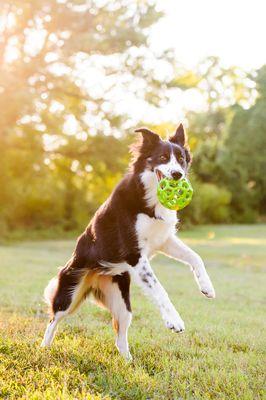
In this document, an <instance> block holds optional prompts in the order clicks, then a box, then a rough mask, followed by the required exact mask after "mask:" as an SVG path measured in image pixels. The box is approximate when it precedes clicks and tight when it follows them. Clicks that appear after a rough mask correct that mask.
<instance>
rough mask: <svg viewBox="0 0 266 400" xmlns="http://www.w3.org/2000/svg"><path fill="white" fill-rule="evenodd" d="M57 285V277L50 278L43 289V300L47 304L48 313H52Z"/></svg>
mask: <svg viewBox="0 0 266 400" xmlns="http://www.w3.org/2000/svg"><path fill="white" fill-rule="evenodd" d="M57 287H58V277H57V276H55V277H54V278H52V279H51V280H50V281H49V283H48V285H47V286H46V288H45V289H44V301H45V303H46V304H47V305H48V309H49V314H50V315H52V314H53V300H54V297H55V294H56V290H57Z"/></svg>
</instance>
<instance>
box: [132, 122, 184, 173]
mask: <svg viewBox="0 0 266 400" xmlns="http://www.w3.org/2000/svg"><path fill="white" fill-rule="evenodd" d="M135 132H140V133H141V134H142V139H141V142H140V143H138V144H137V145H135V146H133V147H132V148H131V150H132V153H133V157H134V158H133V167H134V171H135V172H137V173H142V172H144V171H147V170H148V171H150V172H152V173H154V174H155V175H156V177H157V179H158V180H161V179H162V178H164V177H167V178H171V179H177V180H178V179H181V178H184V177H185V176H186V175H187V172H188V169H189V166H190V163H191V156H190V152H189V148H188V146H187V141H186V134H185V131H184V128H183V125H182V124H180V125H179V126H178V128H177V130H176V132H175V134H174V135H173V136H171V137H170V138H169V139H168V140H162V139H161V138H160V136H159V135H157V134H156V133H154V132H152V131H151V130H149V129H147V128H139V129H136V131H135Z"/></svg>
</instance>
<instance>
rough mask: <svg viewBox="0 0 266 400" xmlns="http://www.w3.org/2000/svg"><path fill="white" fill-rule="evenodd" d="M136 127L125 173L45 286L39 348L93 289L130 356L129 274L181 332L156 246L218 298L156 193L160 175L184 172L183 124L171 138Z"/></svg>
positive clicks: (167, 322)
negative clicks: (46, 313) (46, 316)
mask: <svg viewBox="0 0 266 400" xmlns="http://www.w3.org/2000/svg"><path fill="white" fill-rule="evenodd" d="M136 132H140V133H141V136H140V141H139V142H138V143H136V144H135V145H133V146H132V147H131V152H132V155H133V160H132V163H131V166H130V170H129V172H128V173H127V174H126V175H125V177H124V178H123V179H122V181H121V182H120V183H119V184H118V186H117V187H116V188H115V189H114V191H113V193H112V194H111V196H110V197H109V198H108V199H107V200H106V202H105V203H104V204H103V205H102V206H101V207H100V208H99V209H98V211H97V212H96V213H95V215H94V217H93V218H92V220H91V222H90V224H89V225H88V227H87V228H86V230H85V232H84V233H83V234H82V235H81V236H80V237H79V238H78V240H77V243H76V247H75V250H74V252H73V254H72V257H71V258H70V260H69V261H68V262H67V263H66V265H65V266H64V267H63V268H62V269H61V270H60V271H59V273H58V276H57V277H56V278H53V279H52V280H51V281H50V282H49V284H48V286H47V287H46V289H45V292H44V295H45V299H46V301H47V303H48V304H49V306H50V312H51V320H50V322H49V324H48V326H47V328H46V331H45V335H44V339H43V341H42V346H43V347H44V346H49V345H50V344H51V342H52V340H53V337H54V334H55V330H56V326H57V324H58V322H59V321H60V320H61V319H62V318H64V317H65V316H67V315H69V314H71V313H73V312H74V311H75V310H76V309H77V308H78V306H79V305H80V304H81V303H82V301H83V300H84V299H85V298H86V297H87V296H88V295H91V296H92V298H93V299H94V301H95V302H96V303H98V304H99V305H101V306H103V307H105V308H107V309H108V310H110V312H111V314H112V317H113V327H114V330H115V332H116V346H117V348H118V350H119V352H120V353H121V354H122V355H123V356H124V357H125V358H126V359H131V355H130V352H129V346H128V341H127V330H128V328H129V325H130V322H131V317H132V312H131V305H130V279H131V277H132V278H133V279H134V280H135V282H136V283H137V285H139V286H140V288H141V289H142V290H143V292H144V293H145V294H146V295H147V296H148V297H149V298H150V299H151V300H153V302H154V303H155V304H156V305H157V307H158V308H159V310H160V313H161V316H162V319H163V320H164V323H165V325H166V327H167V328H169V329H171V330H172V331H174V332H183V331H184V329H185V326H184V322H183V321H182V319H181V317H180V315H179V314H178V312H177V311H176V309H175V307H174V305H173V304H172V303H171V301H170V299H169V297H168V294H167V292H166V291H165V289H164V288H163V286H162V285H161V284H160V282H159V281H158V278H157V277H156V276H155V274H154V272H153V270H152V267H151V265H150V261H149V260H150V258H151V257H152V256H153V255H154V254H155V253H156V252H162V253H164V254H166V255H167V256H169V257H172V258H174V259H176V260H178V261H181V262H183V263H185V264H188V265H189V266H190V267H191V270H192V271H193V274H194V276H195V279H196V281H197V284H198V286H199V289H200V291H201V292H202V293H203V294H204V295H205V296H206V297H208V298H214V297H215V291H214V288H213V286H212V283H211V281H210V278H209V276H208V274H207V272H206V270H205V267H204V264H203V261H202V259H201V257H200V256H199V255H198V254H197V253H195V252H194V251H193V250H191V249H190V248H189V247H188V246H186V245H185V244H184V243H183V242H182V241H181V240H180V239H178V238H177V236H176V230H175V229H176V224H177V215H176V212H175V211H172V210H168V209H166V208H164V207H163V206H162V205H161V204H160V203H159V202H158V199H157V195H156V191H157V184H158V180H160V179H162V178H163V177H168V178H173V179H180V178H182V177H184V176H186V175H187V172H188V169H189V166H190V163H191V159H190V152H189V148H188V146H187V143H186V136H185V132H184V128H183V126H182V124H180V125H179V127H178V128H177V130H176V132H175V134H174V135H173V136H172V137H170V138H169V139H168V140H162V139H161V138H160V137H159V136H158V135H157V134H156V133H154V132H152V131H150V130H148V129H146V128H141V129H137V130H136Z"/></svg>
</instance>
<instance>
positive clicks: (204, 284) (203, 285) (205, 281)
mask: <svg viewBox="0 0 266 400" xmlns="http://www.w3.org/2000/svg"><path fill="white" fill-rule="evenodd" d="M198 281H199V287H200V291H201V293H202V294H203V295H204V296H206V297H207V298H208V299H214V298H215V290H214V287H213V285H212V283H211V280H210V278H209V277H208V275H207V276H204V278H199V279H198Z"/></svg>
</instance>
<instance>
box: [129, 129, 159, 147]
mask: <svg viewBox="0 0 266 400" xmlns="http://www.w3.org/2000/svg"><path fill="white" fill-rule="evenodd" d="M135 132H140V133H141V134H142V138H143V144H147V145H155V144H156V143H159V141H160V136H159V135H157V133H155V132H153V131H151V130H150V129H148V128H138V129H135Z"/></svg>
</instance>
